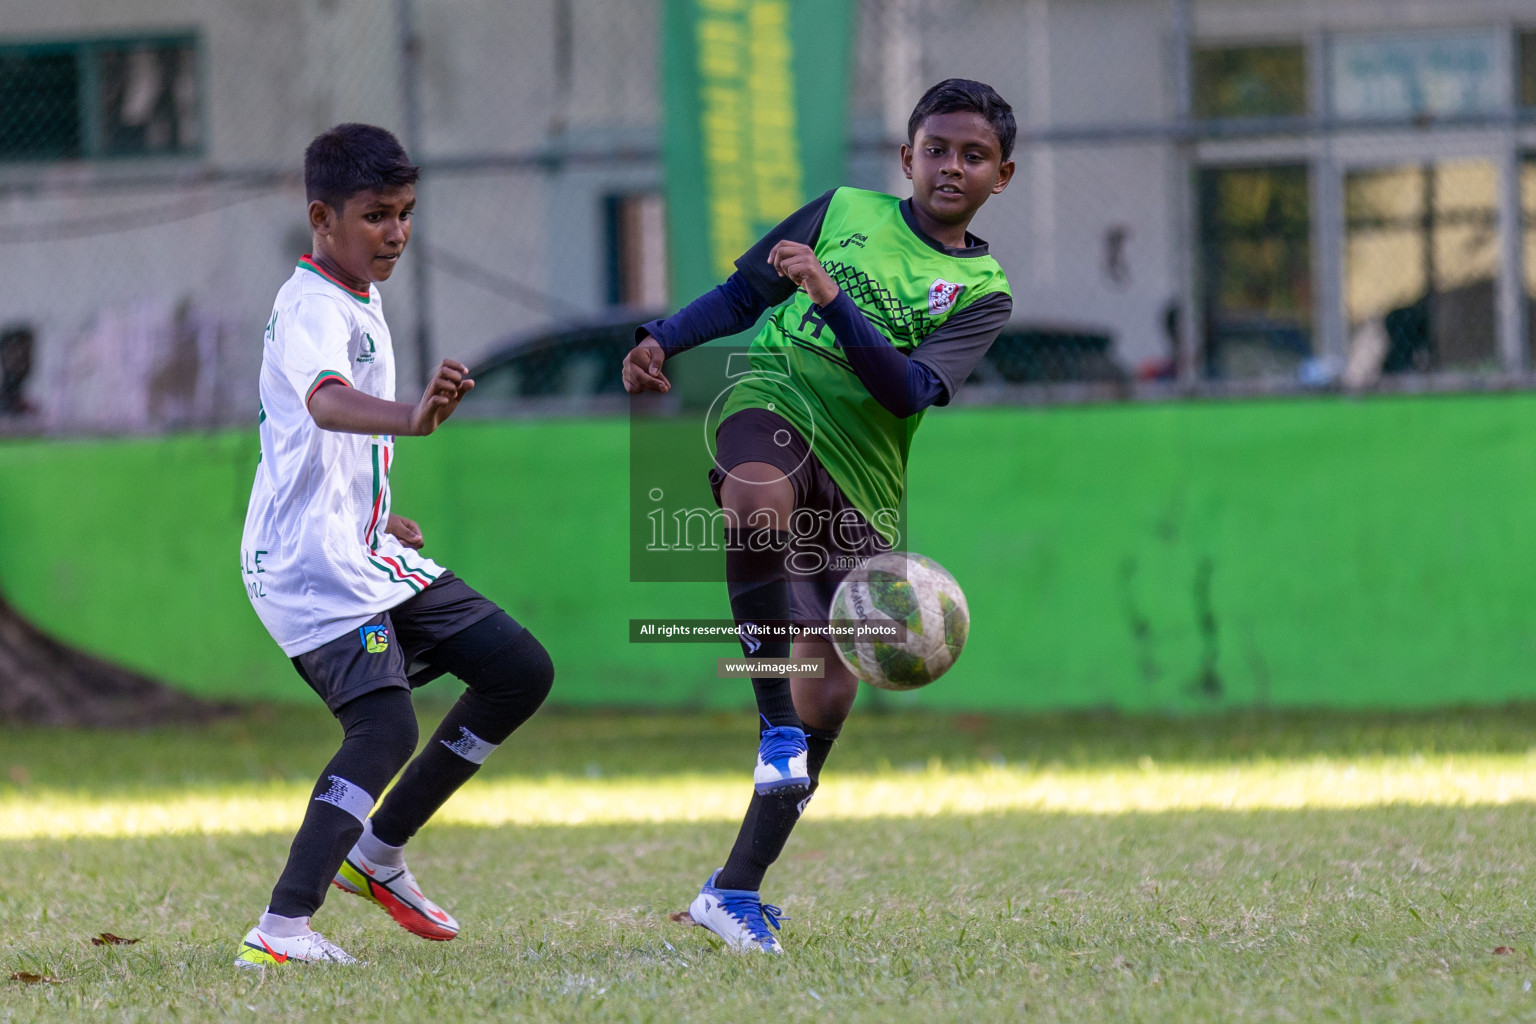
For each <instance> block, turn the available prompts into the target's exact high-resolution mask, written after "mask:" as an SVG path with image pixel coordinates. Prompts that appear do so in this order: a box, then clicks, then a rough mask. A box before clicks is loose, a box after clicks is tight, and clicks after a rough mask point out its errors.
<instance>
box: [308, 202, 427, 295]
mask: <svg viewBox="0 0 1536 1024" xmlns="http://www.w3.org/2000/svg"><path fill="white" fill-rule="evenodd" d="M415 208H416V188H415V186H413V185H401V186H399V187H398V188H391V189H384V190H382V191H380V190H377V189H369V190H367V191H365V192H359V193H357V194H356V195H354V196H352V197H350V198H349V199H347V201H346V202H344V203H342V205H341V209H340V210H335V209H332V208H331V207H330V206H328V205H326V204H325V203H323V202H321V201H319V200H318V199H317V200H315V201H314V202H312V203H310V204H309V226H310V230H311V231H313V233H314V241H315V255H316V256H324V257H326V258H327V260H328V262H330V263H331V264H333V265H334V267H335V269H337V270H339V271H341V272H342V273H343V274H345V275H346V276H347V277H349V278H352V279H353V280H354V282H361V283H362V284H363V285H365V286H366V285H367V283H368V282H370V281H387V280H389V275H391V274H393V273H394V272H395V264H396V263H398V262H399V260H400V254H401V253H403V252H404V251H405V244H406V243H407V242H409V241H410V240H411V215H412V213H413V211H414V210H415Z"/></svg>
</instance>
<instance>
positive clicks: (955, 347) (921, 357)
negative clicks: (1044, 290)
mask: <svg viewBox="0 0 1536 1024" xmlns="http://www.w3.org/2000/svg"><path fill="white" fill-rule="evenodd" d="M1012 316H1013V296H1011V295H1009V294H1008V293H1007V292H989V293H987V294H986V295H983V296H982V297H981V298H979V299H977V300H976V301H975V302H972V303H971V304H970V305H969V306H966V307H965V308H964V309H960V310H956V311H955V312H953V313H951V314H950V315H949V319H948V320H946V321H944V323H943V324H941V325H940V326H939V329H938V330H936V331H934V332H933V333H932V334H931V335H929V336H928V338H927V339H926V340H925V341H924V342H923V343H922V344H921V345H919V346H917V348H915V349H913V350H912V352H911V358H913V359H915V360H917V361H918V362H920V363H922V364H923V365H924V366H926V367H928V368H929V369H930V370H932V371H933V372H934V373H935V374H937V375H938V378H939V382H940V383H941V384H943V385H944V394H943V395H942V396H941V397H940V399H939V401H937V402H935V403H933V404H934V405H948V404H949V403H950V401H951V400H952V399H953V398H954V397H955V393H956V392H957V391H959V390H960V387H961V385H963V384H964V383H965V382H966V380H967V379H969V378H970V376H971V371H972V370H974V369H976V364H977V363H980V362H981V360H982V357H983V356H985V355H986V354H987V349H989V348H991V347H992V343H993V342H994V341H996V340H997V336H998V335H999V334H1001V333H1002V330H1003V328H1004V327H1006V326H1007V325H1008V320H1009V319H1010V318H1011V317H1012Z"/></svg>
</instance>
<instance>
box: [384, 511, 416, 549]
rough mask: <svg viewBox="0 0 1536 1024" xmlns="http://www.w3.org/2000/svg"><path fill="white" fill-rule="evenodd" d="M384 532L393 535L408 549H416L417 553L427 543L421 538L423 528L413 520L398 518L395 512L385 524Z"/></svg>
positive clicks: (403, 517)
mask: <svg viewBox="0 0 1536 1024" xmlns="http://www.w3.org/2000/svg"><path fill="white" fill-rule="evenodd" d="M384 532H385V533H387V534H390V535H392V536H393V537H394V538H395V540H398V541H399V542H400V543H401V544H404V545H405V546H406V547H408V548H415V549H416V550H417V551H420V550H421V546H422V545H423V544H425V543H426V541H425V540H423V539H422V536H421V527H419V526H417V525H416V523H415V522H414V521H413V520H410V519H407V518H405V516H397V515H395V514H394V513H393V512H391V513H390V514H389V519H388V520H386V521H385V523H384Z"/></svg>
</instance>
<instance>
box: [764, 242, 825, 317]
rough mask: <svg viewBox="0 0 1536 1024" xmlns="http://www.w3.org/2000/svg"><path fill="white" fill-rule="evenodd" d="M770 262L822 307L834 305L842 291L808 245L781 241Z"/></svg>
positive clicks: (780, 273) (770, 257)
mask: <svg viewBox="0 0 1536 1024" xmlns="http://www.w3.org/2000/svg"><path fill="white" fill-rule="evenodd" d="M768 262H769V263H771V264H773V269H774V270H777V271H778V272H779V276H780V277H787V278H789V279H790V280H791V281H793V282H794V283H795V287H797V288H801V289H803V290H804V291H805V293H806V294H807V295H809V296H810V297H811V301H812V302H814V303H816V305H818V306H821V307H822V308H826V307H827V306H830V305H831V304H832V302H833V300H834V299H836V298H837V295H838V292H840V291H842V289H841V288H839V287H838V286H837V282H836V281H834V280H832V275H831V274H829V273H827V271H826V268H825V267H823V266H822V265H821V261H820V260H818V259H817V258H816V252H815V250H814V249H812V248H811V247H810V246H808V245H802V244H801V243H799V242H789V241H785V242H780V243H778V244H777V245H775V246H774V247H773V249H772V251H770V252H769V253H768Z"/></svg>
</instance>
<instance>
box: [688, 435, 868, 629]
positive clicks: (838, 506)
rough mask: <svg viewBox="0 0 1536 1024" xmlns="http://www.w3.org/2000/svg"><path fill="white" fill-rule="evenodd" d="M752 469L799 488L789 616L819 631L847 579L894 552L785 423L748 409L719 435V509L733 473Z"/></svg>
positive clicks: (713, 475)
mask: <svg viewBox="0 0 1536 1024" xmlns="http://www.w3.org/2000/svg"><path fill="white" fill-rule="evenodd" d="M745 462H766V463H768V465H770V466H774V467H776V468H778V469H780V470H782V471H783V473H784V475H785V476H786V477H788V478H789V482H790V484H791V486H793V487H794V489H795V513H794V515H793V516H792V517H791V519H790V523H789V527H790V529H789V532H790V534H791V540H790V551H791V553H790V556H789V558H788V559H787V560H786V561H787V564H788V568H789V613H790V615H791V616H792V617H793V618H794V620H795V621H796V622H797V623H799V624H800V625H801V626H804V627H806V628H810V629H814V628H815V627H816V626H817V625H818V624H823V623H825V622H826V621H827V609H828V608H829V607H830V606H831V604H832V595H833V594H835V593H836V592H837V585H838V584H839V583H841V582H843V578H844V577H845V576H847V575H848V574H849V573H850V572H852V571H853V570H854V569H855V568H856V567H857V566H859V565H861V564H863V562H864V560H865V559H867V558H869V557H870V556H871V555H877V554H879V553H880V552H882V551H889V550H890V548H891V546H890V544H889V543H887V541H886V539H885V538H884V537H883V536H881V535H880V532H879V531H878V530H876V529H875V528H874V527H873V526H871V525H870V523H869V520H868V519H866V518H864V513H862V512H860V511H859V510H858V509H857V508H855V507H854V505H853V503H852V502H851V501H849V500H848V497H847V496H846V495H845V494H843V492H842V489H841V488H839V487H838V486H837V481H835V480H833V479H832V475H831V474H830V473H828V472H827V469H826V467H825V466H823V465H822V464H821V461H820V460H819V459H817V458H816V456H815V454H814V453H813V452H812V451H811V446H810V445H809V444H807V443H806V441H805V438H804V437H803V436H802V435H801V433H800V431H798V430H796V429H795V427H794V425H793V424H791V423H790V422H789V421H788V420H786V419H785V418H784V417H782V416H780V415H778V414H777V413H772V412H769V411H768V410H767V409H742V410H741V411H740V412H736V413H732V414H731V415H730V416H727V417H726V418H725V419H724V420H722V421H721V423H720V426H719V427H717V428H716V430H715V468H714V469H711V470H710V471H709V486H710V489H711V490H712V491H713V492H714V495H715V504H717V505H718V504H720V488H721V486H722V485H723V484H724V483H725V480H726V476H727V474H728V473H729V472H730V471H731V470H732V469H734V468H736V467H737V466H739V465H741V464H742V463H745Z"/></svg>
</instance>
